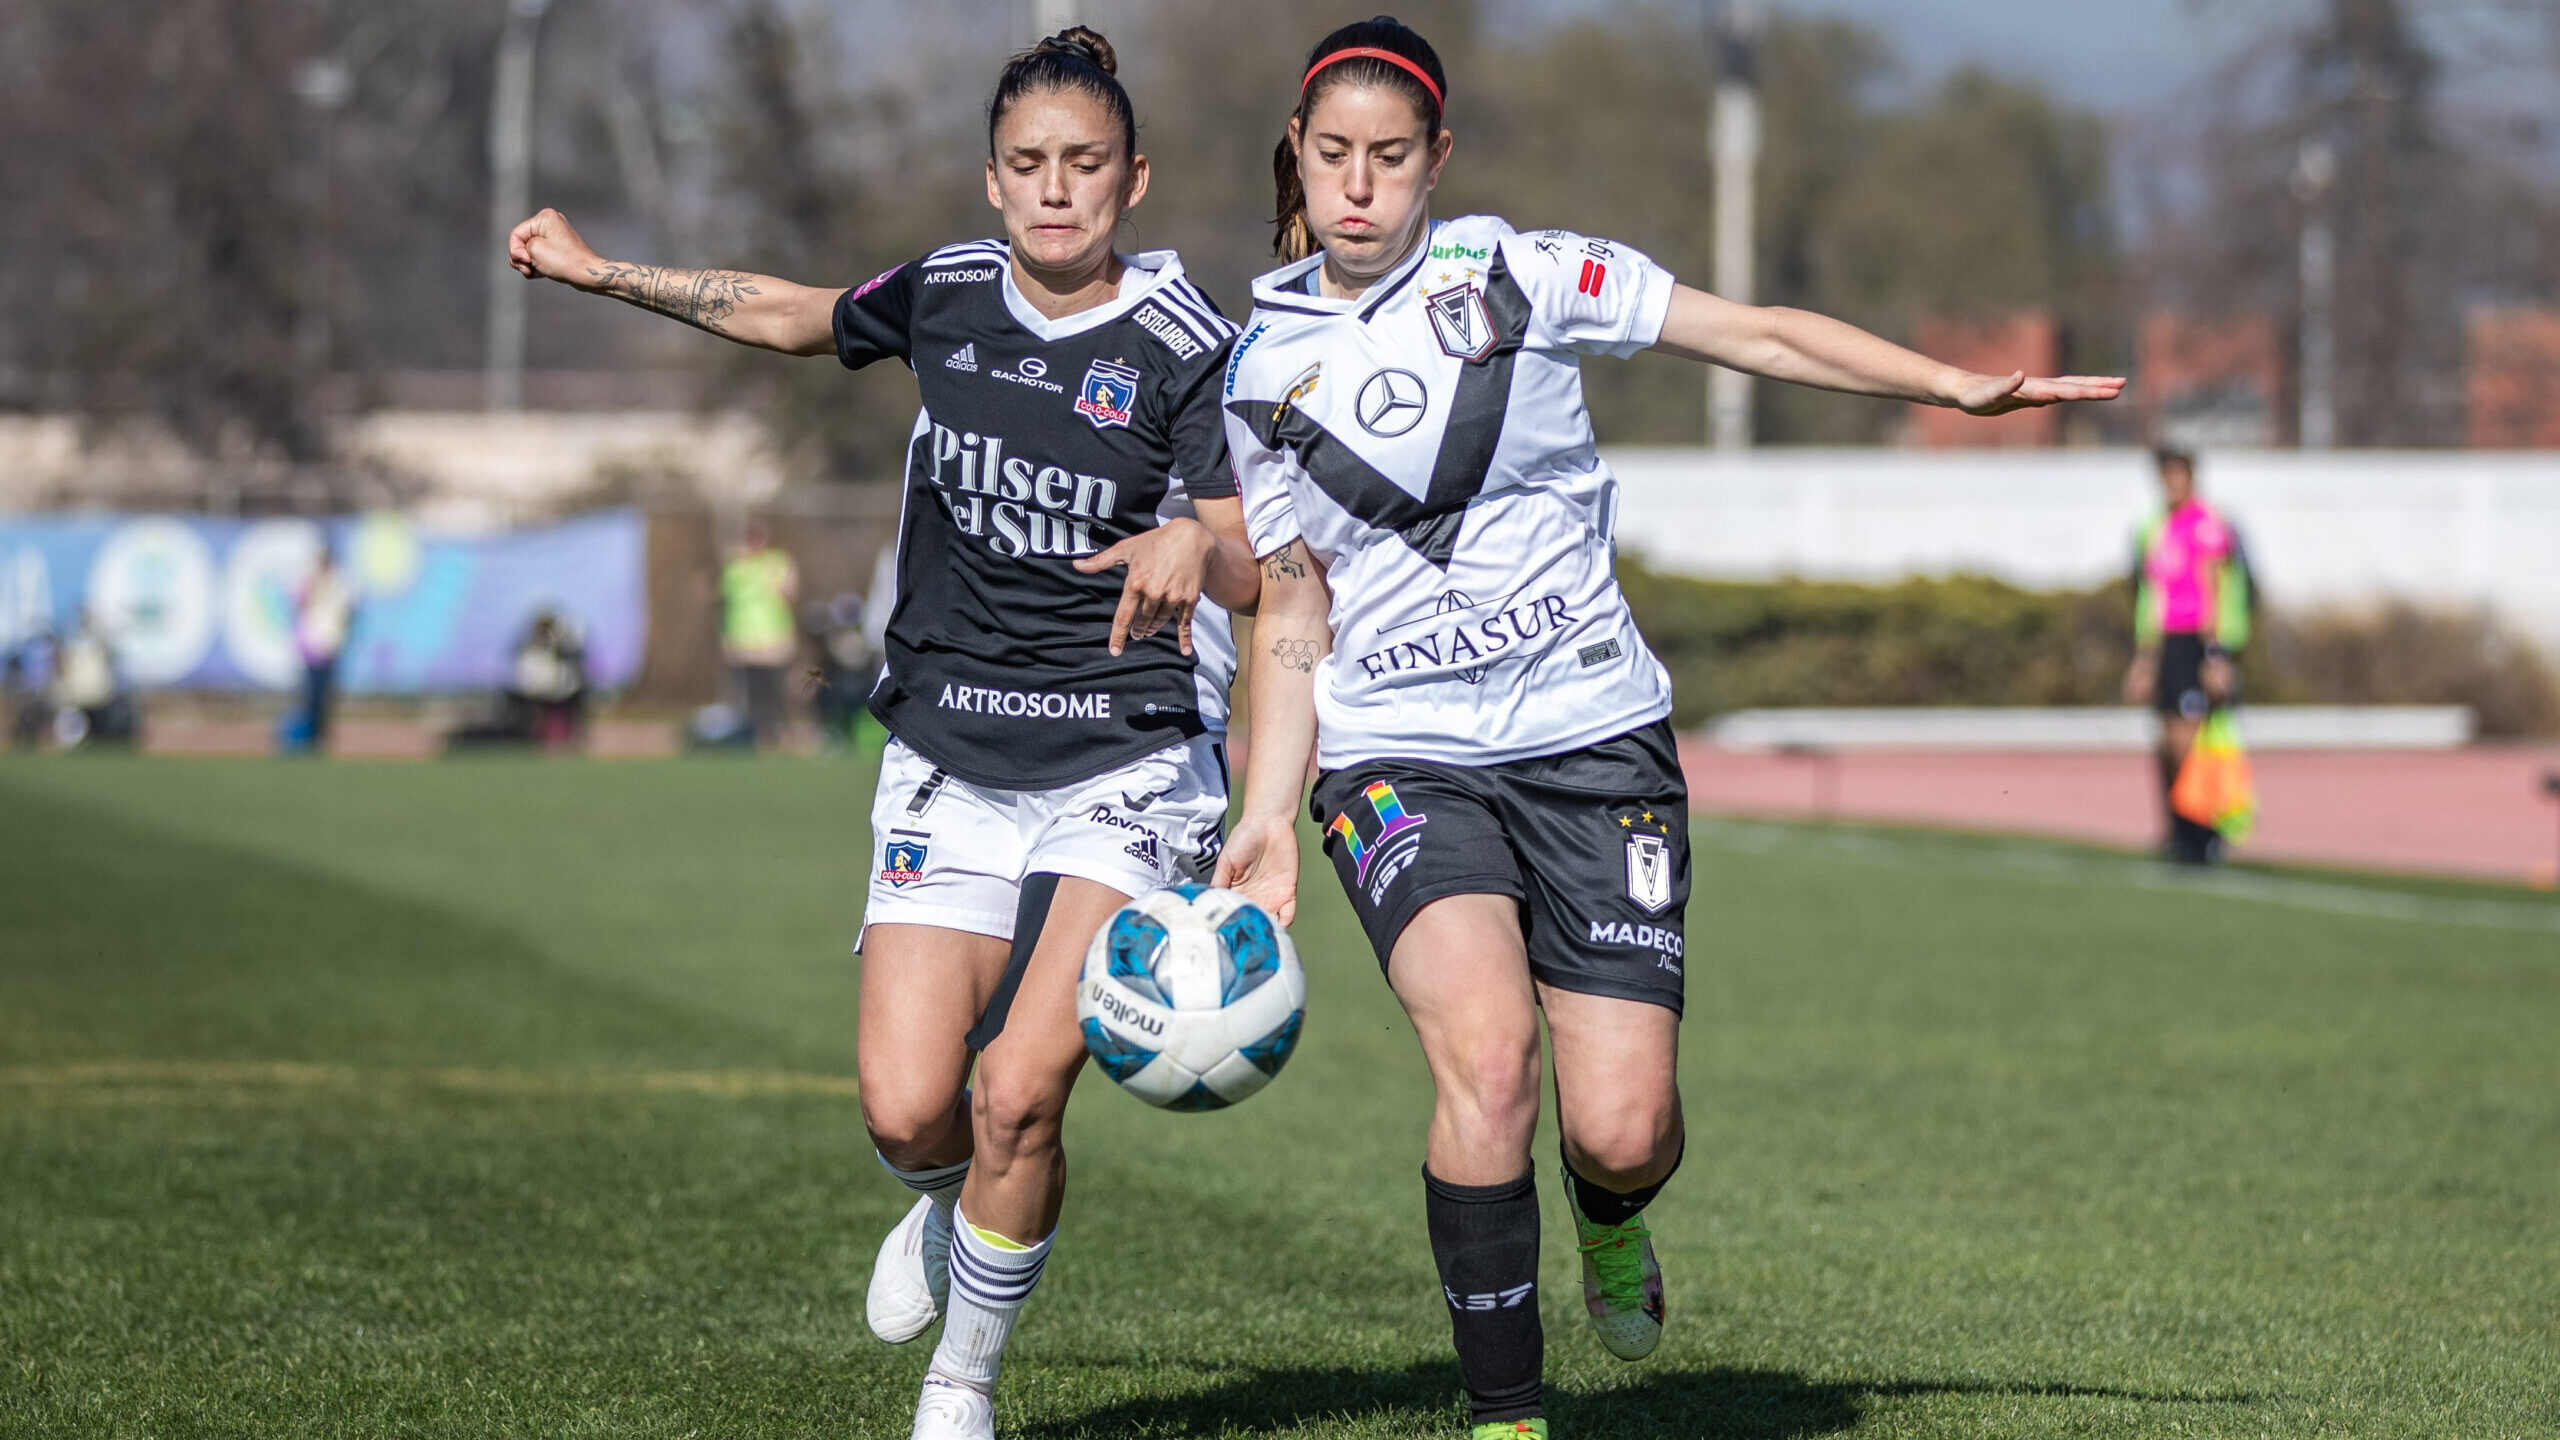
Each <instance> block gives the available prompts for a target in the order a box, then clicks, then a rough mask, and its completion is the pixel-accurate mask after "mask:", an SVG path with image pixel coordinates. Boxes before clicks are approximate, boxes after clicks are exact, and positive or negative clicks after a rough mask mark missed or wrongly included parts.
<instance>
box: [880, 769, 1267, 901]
mask: <svg viewBox="0 0 2560 1440" xmlns="http://www.w3.org/2000/svg"><path fill="white" fill-rule="evenodd" d="M1224 745H1225V737H1223V736H1221V735H1216V734H1210V735H1203V736H1201V737H1199V738H1198V739H1195V740H1189V741H1182V742H1177V743H1175V744H1173V745H1169V746H1166V747H1165V748H1164V749H1162V750H1159V751H1157V752H1155V753H1154V754H1152V755H1149V756H1147V757H1145V758H1144V759H1141V760H1135V761H1132V762H1130V763H1129V764H1127V765H1123V766H1121V767H1120V768H1119V769H1117V770H1109V771H1105V772H1103V773H1102V774H1100V775H1096V776H1095V777H1093V778H1092V779H1090V780H1080V781H1078V782H1076V783H1075V784H1072V785H1061V786H1059V787H1058V788H1056V789H1054V790H993V789H988V788H986V787H984V786H979V785H972V784H970V783H969V782H967V781H965V780H962V779H960V778H958V777H957V776H953V775H949V774H946V773H944V772H943V771H942V770H940V769H938V768H936V767H935V765H934V764H933V762H932V761H930V760H927V759H925V758H924V757H923V756H922V755H919V754H917V753H916V752H915V751H913V750H911V749H908V748H907V746H906V744H905V743H904V742H902V741H899V740H896V739H892V740H891V741H890V742H889V748H888V751H887V753H886V754H884V755H883V756H882V757H881V761H880V788H879V790H878V792H877V793H876V794H875V795H874V796H873V797H872V801H871V862H872V863H871V894H870V900H869V903H868V904H867V905H866V907H865V908H864V910H863V915H862V925H863V930H864V932H865V933H868V932H869V930H870V927H872V926H874V925H938V926H941V927H943V928H944V929H948V930H966V931H968V932H970V933H972V934H976V935H992V936H994V937H996V938H997V939H999V940H1010V939H1012V938H1013V921H1014V914H1015V909H1016V905H1017V902H1018V901H1019V899H1020V896H1021V892H1022V880H1023V877H1024V876H1026V875H1030V874H1035V873H1045V874H1051V875H1072V876H1074V877H1076V878H1078V879H1082V880H1090V881H1093V882H1094V883H1095V884H1097V885H1107V886H1110V887H1111V888H1112V889H1114V890H1117V891H1120V892H1121V893H1122V894H1124V895H1143V894H1145V893H1147V892H1148V891H1150V890H1155V889H1159V888H1161V887H1163V886H1166V885H1171V884H1174V883H1176V882H1178V881H1182V880H1188V879H1200V880H1205V879H1207V878H1208V874H1209V871H1210V870H1211V869H1212V868H1213V867H1214V866H1215V864H1216V862H1217V858H1218V850H1219V847H1220V845H1221V844H1222V843H1223V842H1224V838H1225V826H1226V818H1227V767H1226V758H1225V749H1224ZM854 948H855V949H857V950H858V949H860V948H861V941H860V940H858V939H857V940H856V941H855V942H854Z"/></svg>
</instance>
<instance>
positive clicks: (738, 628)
mask: <svg viewBox="0 0 2560 1440" xmlns="http://www.w3.org/2000/svg"><path fill="white" fill-rule="evenodd" d="M799 594H800V571H799V568H798V567H797V566H795V565H793V564H792V563H791V557H790V556H789V555H787V554H784V553H783V552H782V551H781V550H779V549H776V548H775V547H774V546H773V544H772V543H771V540H770V539H769V537H768V536H767V535H766V534H765V528H764V526H763V525H762V524H760V523H758V522H756V521H752V520H750V521H748V522H747V525H746V528H745V530H744V531H742V532H741V533H740V535H739V540H738V548H737V549H736V550H735V551H733V552H731V554H730V556H729V562H728V563H727V564H726V565H724V566H722V567H721V570H720V607H721V619H720V649H721V653H722V654H723V655H724V656H725V657H726V658H727V660H728V662H729V674H730V677H731V679H732V680H733V681H734V682H735V686H736V689H737V690H738V692H739V693H738V697H737V698H738V699H739V701H740V702H741V704H742V705H743V706H744V708H745V711H746V729H747V731H748V733H749V735H750V736H751V737H752V738H753V740H754V741H755V742H756V743H759V744H769V743H771V742H772V741H773V740H774V739H775V738H776V737H777V736H779V735H780V734H781V731H782V721H783V676H784V672H785V671H786V670H787V669H788V668H789V667H790V665H791V658H792V655H793V654H794V653H795V652H796V651H797V650H798V649H799V643H800V634H799V628H798V626H797V625H795V624H794V623H793V620H792V614H791V606H792V602H793V601H794V600H796V599H798V598H799Z"/></svg>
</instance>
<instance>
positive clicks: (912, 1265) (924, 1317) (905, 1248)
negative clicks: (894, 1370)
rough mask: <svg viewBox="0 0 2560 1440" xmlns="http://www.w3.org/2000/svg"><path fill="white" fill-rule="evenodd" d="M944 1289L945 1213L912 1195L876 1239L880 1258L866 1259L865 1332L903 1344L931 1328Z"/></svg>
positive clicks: (947, 1262) (947, 1257)
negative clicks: (901, 1215) (910, 1203)
mask: <svg viewBox="0 0 2560 1440" xmlns="http://www.w3.org/2000/svg"><path fill="white" fill-rule="evenodd" d="M950 1294H951V1216H950V1213H949V1212H948V1211H945V1210H944V1209H942V1207H940V1206H938V1205H936V1204H934V1203H933V1201H931V1200H929V1199H926V1198H924V1197H922V1196H918V1197H917V1199H916V1205H915V1208H914V1209H912V1210H909V1211H908V1212H907V1218H906V1219H904V1220H901V1221H899V1222H898V1225H897V1228H896V1229H894V1230H891V1231H890V1232H889V1238H888V1239H886V1240H883V1241H881V1242H880V1258H879V1259H877V1260H875V1261H873V1262H872V1265H871V1294H870V1297H869V1302H868V1304H867V1305H866V1306H865V1309H867V1310H868V1311H869V1313H870V1319H871V1333H872V1334H874V1335H877V1336H879V1337H880V1338H881V1339H883V1340H886V1341H888V1342H889V1343H890V1344H892V1345H904V1344H906V1343H907V1342H908V1341H910V1340H913V1339H914V1338H916V1337H917V1336H919V1335H921V1334H923V1333H924V1332H925V1331H927V1330H930V1329H932V1328H933V1322H934V1321H936V1320H939V1319H941V1318H942V1305H943V1301H944V1300H945V1299H946V1298H948V1297H949V1296H950Z"/></svg>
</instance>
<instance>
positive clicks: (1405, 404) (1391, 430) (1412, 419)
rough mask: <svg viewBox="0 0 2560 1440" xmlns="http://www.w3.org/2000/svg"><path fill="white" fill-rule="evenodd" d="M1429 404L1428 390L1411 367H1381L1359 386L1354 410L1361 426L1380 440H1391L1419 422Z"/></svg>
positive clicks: (1429, 394) (1429, 393) (1429, 406)
mask: <svg viewBox="0 0 2560 1440" xmlns="http://www.w3.org/2000/svg"><path fill="white" fill-rule="evenodd" d="M1430 408H1431V392H1430V391H1429V390H1427V389H1425V388H1423V384H1422V377H1421V376H1419V375H1416V374H1414V373H1413V372H1412V371H1410V370H1381V371H1379V372H1378V373H1377V374H1375V375H1372V376H1370V377H1369V383H1368V384H1366V385H1363V386H1361V387H1360V398H1359V403H1358V405H1357V406H1356V407H1355V413H1356V414H1357V415H1358V416H1359V417H1360V428H1361V429H1363V430H1366V431H1368V432H1369V433H1370V434H1372V435H1375V436H1377V437H1378V438H1379V439H1381V440H1393V439H1394V438H1396V437H1397V436H1399V435H1402V434H1404V433H1405V432H1406V431H1408V430H1411V429H1412V428H1413V427H1414V426H1416V425H1419V424H1421V423H1422V417H1423V414H1424V412H1426V411H1428V410H1429V409H1430Z"/></svg>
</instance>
